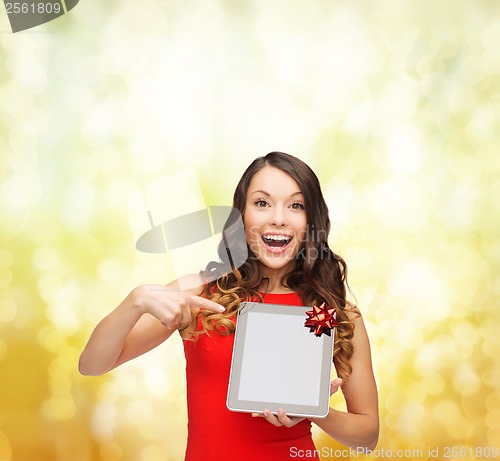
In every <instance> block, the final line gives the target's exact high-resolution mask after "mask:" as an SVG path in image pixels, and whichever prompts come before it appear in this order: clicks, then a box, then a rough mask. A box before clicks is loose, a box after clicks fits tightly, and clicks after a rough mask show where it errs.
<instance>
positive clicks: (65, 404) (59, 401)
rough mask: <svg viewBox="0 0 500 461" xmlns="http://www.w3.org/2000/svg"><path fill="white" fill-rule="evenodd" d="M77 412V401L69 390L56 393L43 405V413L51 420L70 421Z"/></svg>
mask: <svg viewBox="0 0 500 461" xmlns="http://www.w3.org/2000/svg"><path fill="white" fill-rule="evenodd" d="M75 413H76V408H75V402H74V401H73V396H72V395H71V394H70V393H69V392H58V393H55V394H53V395H51V396H50V397H49V398H48V399H47V400H46V401H45V402H44V403H43V405H42V414H43V416H44V417H45V418H47V419H49V420H56V421H68V420H70V419H71V418H73V416H75Z"/></svg>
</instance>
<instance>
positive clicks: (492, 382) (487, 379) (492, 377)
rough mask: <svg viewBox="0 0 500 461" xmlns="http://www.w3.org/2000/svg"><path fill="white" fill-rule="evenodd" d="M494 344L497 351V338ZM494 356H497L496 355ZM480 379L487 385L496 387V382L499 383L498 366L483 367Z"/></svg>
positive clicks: (499, 371)
mask: <svg viewBox="0 0 500 461" xmlns="http://www.w3.org/2000/svg"><path fill="white" fill-rule="evenodd" d="M496 345H497V348H496V350H497V351H498V339H497V340H496ZM495 358H498V355H497V356H496V357H495ZM481 380H482V381H483V383H484V384H486V385H487V386H490V387H492V388H496V387H497V386H498V383H500V367H498V366H489V367H486V368H484V369H483V371H482V373H481Z"/></svg>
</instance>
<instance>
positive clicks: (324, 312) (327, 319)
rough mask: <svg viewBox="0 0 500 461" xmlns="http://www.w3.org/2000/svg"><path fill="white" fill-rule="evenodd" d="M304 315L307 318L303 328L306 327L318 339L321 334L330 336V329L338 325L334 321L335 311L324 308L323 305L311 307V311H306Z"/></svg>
mask: <svg viewBox="0 0 500 461" xmlns="http://www.w3.org/2000/svg"><path fill="white" fill-rule="evenodd" d="M306 314H307V316H308V317H309V318H308V319H307V320H306V322H305V323H304V326H305V327H308V328H309V331H310V332H311V333H312V332H314V334H315V335H316V336H318V337H319V336H321V335H322V334H323V333H324V334H325V335H327V336H331V335H332V328H333V327H336V326H338V324H339V323H338V322H337V320H335V309H334V308H333V307H328V306H325V303H323V304H321V306H313V310H312V311H307V312H306Z"/></svg>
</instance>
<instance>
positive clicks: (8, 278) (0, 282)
mask: <svg viewBox="0 0 500 461" xmlns="http://www.w3.org/2000/svg"><path fill="white" fill-rule="evenodd" d="M13 279H14V275H13V274H12V271H11V270H10V269H0V288H3V287H8V286H9V285H10V284H11V283H12V280H13Z"/></svg>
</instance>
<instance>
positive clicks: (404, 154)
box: [388, 125, 422, 175]
mask: <svg viewBox="0 0 500 461" xmlns="http://www.w3.org/2000/svg"><path fill="white" fill-rule="evenodd" d="M388 136H389V138H388V143H389V146H388V149H389V161H390V166H391V168H392V170H393V171H394V172H396V173H398V174H402V175H411V174H415V173H417V172H418V171H419V170H420V165H421V163H422V147H421V139H420V133H419V132H418V130H417V129H416V128H415V127H413V126H411V125H402V126H397V125H396V126H393V127H391V134H390V135H388Z"/></svg>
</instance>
